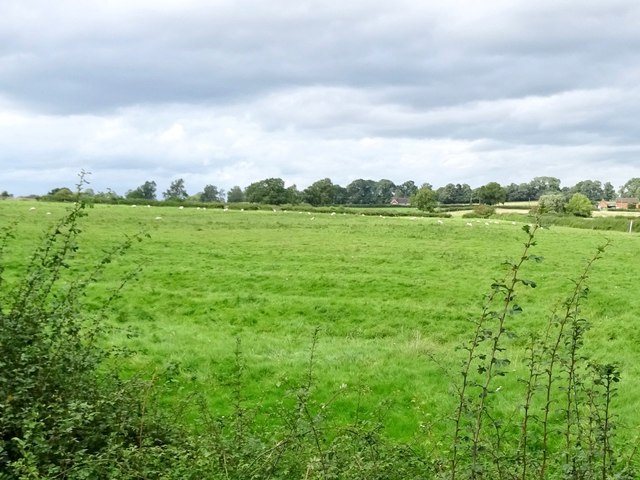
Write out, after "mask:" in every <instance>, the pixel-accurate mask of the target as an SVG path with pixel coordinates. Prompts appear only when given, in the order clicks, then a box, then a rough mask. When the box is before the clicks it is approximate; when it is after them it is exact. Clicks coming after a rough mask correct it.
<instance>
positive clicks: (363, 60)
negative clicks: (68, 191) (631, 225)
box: [0, 0, 640, 195]
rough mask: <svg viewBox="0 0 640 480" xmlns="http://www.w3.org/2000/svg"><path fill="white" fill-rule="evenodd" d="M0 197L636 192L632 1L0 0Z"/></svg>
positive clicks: (639, 103)
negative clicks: (81, 181)
mask: <svg viewBox="0 0 640 480" xmlns="http://www.w3.org/2000/svg"><path fill="white" fill-rule="evenodd" d="M0 7H1V8H0V10H1V11H2V15H0V190H7V191H9V193H12V194H14V195H28V194H44V193H47V192H48V191H49V190H51V189H52V188H57V187H62V186H69V187H72V186H73V185H75V184H76V183H77V177H78V173H79V172H80V171H82V170H84V171H88V172H91V175H90V176H89V181H90V182H91V184H90V185H89V187H90V188H93V189H94V190H95V191H96V192H98V191H106V190H107V189H111V190H114V191H116V192H117V193H119V194H121V195H122V194H124V193H125V192H126V191H127V190H130V189H135V188H136V187H138V186H139V185H141V184H143V183H144V182H145V181H151V180H153V181H155V182H156V183H157V185H158V193H161V192H162V191H164V190H166V189H167V188H168V186H169V184H170V183H171V182H172V181H173V180H175V179H178V178H182V179H184V181H185V186H186V189H187V191H188V193H189V194H194V193H196V192H198V191H201V190H202V189H203V187H204V186H205V185H207V184H211V185H216V186H218V187H219V188H223V189H225V190H228V189H230V188H231V187H233V186H235V185H238V186H240V187H243V188H244V187H246V186H247V185H249V184H250V183H252V182H256V181H259V180H262V179H265V178H270V177H279V178H282V179H283V180H284V181H285V183H286V185H287V186H290V185H296V186H297V187H298V188H299V189H301V190H302V189H304V188H306V187H307V186H309V185H310V184H312V183H313V182H315V181H317V180H320V179H323V178H327V177H328V178H330V179H331V180H332V181H333V183H336V184H339V185H342V186H347V185H348V184H349V183H350V182H352V181H353V180H356V179H359V178H364V179H372V180H380V179H389V180H392V181H393V182H395V183H397V184H399V183H402V182H404V181H406V180H413V181H415V182H416V184H418V185H420V184H422V183H424V182H428V183H430V184H432V185H434V186H435V187H438V186H443V185H445V184H447V183H468V184H469V185H471V186H472V187H477V186H481V185H484V184H486V183H488V182H490V181H497V182H499V183H501V184H503V185H506V184H509V183H523V182H528V181H530V180H531V179H532V178H534V177H536V176H553V177H557V178H559V179H560V180H561V181H562V186H571V185H574V184H575V183H577V182H578V181H581V180H586V179H591V180H600V181H602V182H605V181H610V182H611V183H612V184H613V185H614V186H615V187H616V188H617V187H619V186H621V185H622V184H624V183H625V182H626V181H627V180H629V179H630V178H632V177H640V135H639V133H640V121H639V119H640V28H638V25H640V2H638V1H637V0H607V1H602V0H563V1H558V0H536V1H535V2H532V1H531V0H484V1H477V0H476V1H467V0H394V1H393V2H390V1H388V0H385V1H380V0H367V1H362V0H348V1H344V0H343V1H333V0H326V1H307V0H287V1H284V0H270V1H268V2H267V1H264V0H206V1H205V0H126V1H121V0H109V1H108V2H106V1H99V2H97V1H94V0H56V1H55V2H52V1H50V0H20V1H13V0H0Z"/></svg>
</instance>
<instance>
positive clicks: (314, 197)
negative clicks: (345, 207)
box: [302, 178, 337, 207]
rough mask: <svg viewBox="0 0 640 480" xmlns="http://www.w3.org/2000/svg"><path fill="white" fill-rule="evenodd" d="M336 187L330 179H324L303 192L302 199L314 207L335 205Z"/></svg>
mask: <svg viewBox="0 0 640 480" xmlns="http://www.w3.org/2000/svg"><path fill="white" fill-rule="evenodd" d="M334 187H335V185H334V184H333V182H332V181H331V179H330V178H323V179H322V180H318V181H317V182H314V183H312V184H311V185H309V186H308V187H307V188H305V189H304V190H303V191H302V199H303V201H305V202H307V203H308V204H310V205H313V206H316V207H317V206H320V205H333V204H335V203H337V202H336V198H335V194H336V190H335V188H334Z"/></svg>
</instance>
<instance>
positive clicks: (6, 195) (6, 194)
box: [0, 190, 13, 200]
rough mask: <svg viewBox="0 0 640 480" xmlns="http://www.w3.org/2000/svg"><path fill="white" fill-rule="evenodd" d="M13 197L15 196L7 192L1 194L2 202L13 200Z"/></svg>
mask: <svg viewBox="0 0 640 480" xmlns="http://www.w3.org/2000/svg"><path fill="white" fill-rule="evenodd" d="M11 197H13V195H12V194H10V193H9V192H7V191H6V190H3V191H2V193H0V198H1V199H2V200H6V199H7V198H11Z"/></svg>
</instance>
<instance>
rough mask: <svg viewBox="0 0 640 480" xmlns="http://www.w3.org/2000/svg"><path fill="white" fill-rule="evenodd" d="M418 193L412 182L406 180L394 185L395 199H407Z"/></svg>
mask: <svg viewBox="0 0 640 480" xmlns="http://www.w3.org/2000/svg"><path fill="white" fill-rule="evenodd" d="M417 191H418V186H417V185H416V184H415V182H414V181H413V180H407V181H406V182H404V183H401V184H400V185H396V192H395V193H396V196H397V197H405V198H409V197H410V196H412V195H415V194H416V192H417Z"/></svg>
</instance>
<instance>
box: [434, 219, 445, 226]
mask: <svg viewBox="0 0 640 480" xmlns="http://www.w3.org/2000/svg"><path fill="white" fill-rule="evenodd" d="M436 223H437V224H438V225H442V224H443V223H444V222H443V221H442V220H438V221H437V222H436Z"/></svg>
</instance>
